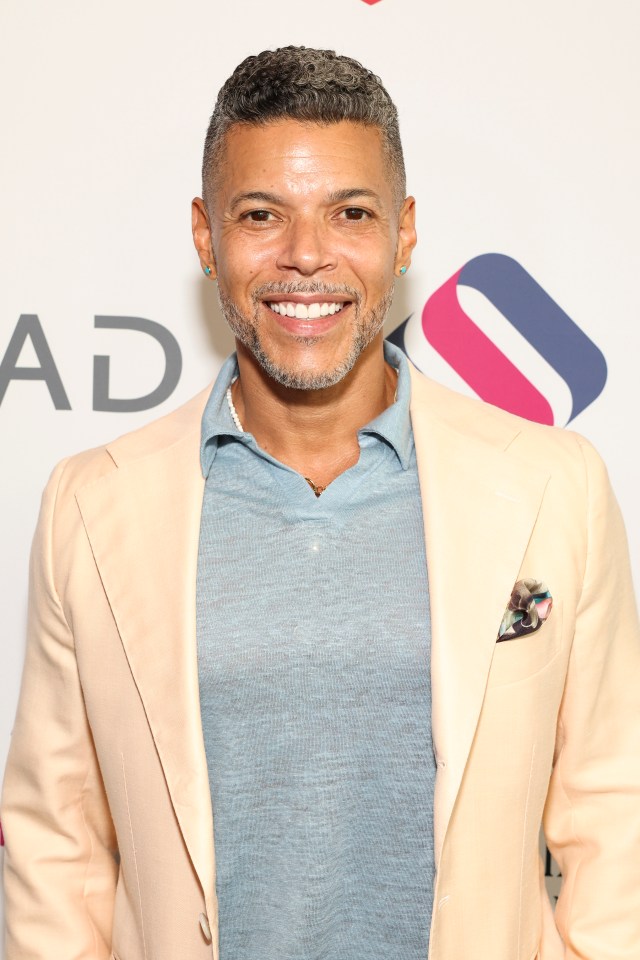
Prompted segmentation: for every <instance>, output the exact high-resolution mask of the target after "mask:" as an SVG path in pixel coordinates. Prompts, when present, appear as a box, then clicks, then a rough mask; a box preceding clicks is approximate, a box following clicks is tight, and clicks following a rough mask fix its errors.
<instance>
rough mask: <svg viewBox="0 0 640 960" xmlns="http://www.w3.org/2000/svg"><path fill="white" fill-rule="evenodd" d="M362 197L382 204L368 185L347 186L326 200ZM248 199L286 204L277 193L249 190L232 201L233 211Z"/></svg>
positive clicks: (376, 203) (330, 202) (338, 200)
mask: <svg viewBox="0 0 640 960" xmlns="http://www.w3.org/2000/svg"><path fill="white" fill-rule="evenodd" d="M360 198H365V199H367V200H371V201H373V203H374V204H375V205H376V206H378V207H379V206H380V198H379V196H378V194H377V193H375V192H374V191H373V190H369V189H368V188H367V187H345V188H344V189H343V190H334V191H333V192H332V193H330V194H329V195H328V196H327V198H326V201H325V202H326V203H327V204H332V203H346V202H347V201H349V200H357V199H360ZM247 200H253V201H256V202H257V203H273V204H275V205H276V206H284V205H285V204H286V201H285V200H284V198H283V197H279V196H278V194H276V193H267V192H265V191H264V190H249V191H248V192H247V193H239V194H237V196H235V197H234V198H233V200H232V201H231V203H230V205H229V209H230V210H232V211H233V210H235V208H236V207H237V206H238V204H240V203H245V202H246V201H247Z"/></svg>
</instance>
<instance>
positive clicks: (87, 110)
mask: <svg viewBox="0 0 640 960" xmlns="http://www.w3.org/2000/svg"><path fill="white" fill-rule="evenodd" d="M639 28H640V7H638V5H637V4H630V3H629V4H622V3H619V4H609V5H606V7H605V5H604V4H602V3H601V2H597V3H596V2H594V0H583V2H582V3H577V2H569V0H564V2H563V0H553V2H551V0H539V2H538V3H536V4H533V3H529V4H514V3H513V2H511V0H485V2H483V3H481V4H479V3H477V2H475V0H464V2H461V0H452V2H449V3H448V4H443V3H435V2H432V0H379V2H376V3H374V4H370V3H366V2H363V0H322V2H321V3H320V2H316V3H305V4H301V3H300V2H299V0H248V2H239V0H236V2H235V3H231V4H228V5H227V4H225V5H222V4H212V3H205V2H204V0H183V2H181V3H177V2H173V3H171V2H168V0H166V2H165V3H158V2H157V0H156V2H153V3H152V2H151V0H127V2H124V0H111V2H110V3H109V4H105V3H98V2H96V0H60V2H58V3H55V4H52V3H48V2H46V0H3V5H2V7H1V8H0V90H2V92H3V104H2V131H3V134H4V143H3V147H2V150H1V151H0V164H1V179H0V204H1V206H0V265H1V266H0V270H1V271H2V282H1V284H0V361H1V360H2V358H3V356H5V353H6V351H7V348H8V347H9V345H10V342H11V340H12V337H13V336H14V332H15V330H16V326H17V325H18V321H19V318H20V317H21V316H22V315H31V316H33V315H36V316H37V318H38V320H39V324H40V327H41V329H42V331H43V332H44V338H45V341H46V344H45V345H46V346H47V347H48V349H49V351H50V354H51V358H49V359H47V361H46V364H45V367H46V371H47V376H48V383H49V384H51V383H52V378H53V376H54V372H55V371H54V367H53V366H52V364H54V365H55V370H57V373H58V375H59V383H58V391H57V392H58V405H59V406H60V405H61V402H60V398H61V394H60V384H61V385H62V388H63V390H64V392H65V393H66V396H67V398H68V402H69V404H70V407H71V409H70V410H69V409H67V410H64V409H56V408H55V407H54V403H53V401H52V397H51V394H50V390H49V387H48V384H47V382H45V381H43V380H28V379H15V378H12V379H11V380H10V382H9V384H8V386H7V390H6V393H5V395H4V398H3V399H2V401H1V403H0V429H1V431H2V450H3V457H2V476H3V496H2V499H1V503H0V510H1V531H2V535H1V538H0V550H1V563H2V567H1V570H0V578H1V583H2V607H3V611H4V622H5V627H6V629H5V631H4V633H3V635H2V638H1V639H0V658H1V661H0V662H1V667H0V684H1V686H0V776H1V773H2V769H3V766H4V761H5V757H6V752H7V749H8V745H9V737H10V730H11V725H12V721H13V716H14V712H15V707H16V701H17V695H18V689H19V676H20V671H21V667H22V660H23V653H24V620H25V606H26V576H27V556H28V549H29V543H30V539H31V535H32V532H33V528H34V524H35V519H36V515H37V509H38V504H39V497H40V492H41V489H42V487H43V485H44V483H45V481H46V478H47V476H48V474H49V472H50V470H51V468H52V466H53V464H54V462H55V461H57V460H58V459H60V458H61V457H62V456H64V455H66V454H68V453H71V452H73V451H76V450H78V449H81V448H83V447H86V446H93V445H96V444H98V443H101V442H103V441H105V440H107V439H108V438H111V437H113V436H114V435H117V434H120V433H123V432H125V431H127V430H130V429H132V428H134V427H136V426H138V425H139V424H141V423H143V422H145V421H147V420H149V419H151V418H153V417H155V416H157V415H160V414H162V413H164V412H166V411H167V410H169V409H171V408H172V407H174V406H177V405H178V404H179V403H180V402H182V401H183V400H186V399H187V398H188V397H189V396H190V395H192V394H193V393H195V392H196V391H197V390H198V389H200V388H201V387H202V386H203V385H205V384H206V383H207V382H208V381H209V380H211V379H212V378H213V376H214V375H215V373H216V372H217V369H218V367H219V365H220V363H221V361H222V359H223V358H224V356H225V355H226V354H227V353H228V352H229V351H230V350H231V349H232V341H231V338H230V336H229V334H228V333H227V332H226V330H225V329H224V327H223V324H222V321H221V320H220V317H219V315H218V312H217V307H216V304H215V298H214V293H213V285H212V284H210V283H207V282H206V281H205V280H204V278H203V277H202V275H201V274H200V271H199V268H198V264H197V260H196V257H195V254H194V252H193V249H192V245H191V237H190V228H189V206H190V200H191V198H192V196H193V195H194V194H197V193H199V192H200V182H199V170H200V159H201V150H202V142H203V138H204V133H205V129H206V126H207V121H208V117H209V115H210V112H211V110H212V107H213V103H214V101H215V94H216V92H217V89H218V87H219V86H220V84H221V83H222V82H223V80H224V79H225V78H226V77H227V76H228V74H229V73H230V72H231V71H232V69H233V67H234V66H235V65H236V64H237V63H238V62H239V61H240V60H241V59H243V58H244V57H245V56H246V55H247V54H249V53H255V52H258V51H259V50H261V49H263V48H265V47H274V46H281V45H284V44H287V43H294V44H306V45H307V46H319V47H331V48H334V49H337V50H338V51H339V52H342V53H347V54H349V55H351V56H354V57H356V58H358V59H360V60H362V61H363V62H364V63H365V64H366V65H367V66H369V67H370V68H372V69H373V70H374V71H375V72H377V73H378V74H379V75H380V76H381V77H382V79H383V81H384V82H385V84H386V85H387V87H388V89H389V91H390V92H391V94H392V96H393V97H394V99H395V101H396V103H397V105H398V108H399V112H400V119H401V132H402V135H403V141H404V144H405V151H406V158H407V167H408V180H409V189H410V191H411V192H412V193H413V194H414V195H415V196H416V197H417V200H418V226H419V237H420V244H419V248H418V251H417V254H416V256H415V258H414V262H413V266H412V268H411V271H410V273H409V274H408V275H407V277H406V279H405V280H403V281H402V285H401V287H400V288H399V289H398V295H397V297H396V302H395V303H394V307H393V309H392V313H391V316H390V318H389V323H388V329H389V331H390V330H392V329H393V328H394V327H396V326H397V325H398V324H399V323H400V321H402V320H404V319H405V318H406V317H407V316H408V315H409V314H413V319H412V321H410V323H409V325H408V328H407V336H406V344H407V349H408V350H409V353H410V355H412V358H413V359H414V360H415V361H416V362H417V363H418V365H419V366H421V368H422V369H424V370H425V372H427V373H430V374H431V375H432V376H434V377H435V378H437V379H439V380H442V381H443V382H445V383H448V384H449V385H452V386H454V387H456V388H459V389H462V390H466V391H469V388H468V387H467V386H466V384H464V383H463V382H462V381H461V380H460V378H459V377H458V375H457V374H456V373H455V372H454V371H453V370H452V369H451V367H450V366H449V365H448V364H447V363H446V362H445V360H444V359H442V358H441V357H440V356H439V355H438V354H437V353H436V352H435V351H434V350H433V349H432V348H430V347H429V345H428V344H427V342H426V340H425V339H424V336H423V335H422V333H421V328H420V314H421V311H422V308H423V305H424V303H425V302H426V301H427V300H428V298H429V297H430V295H431V294H432V293H433V292H434V291H435V290H437V289H438V288H439V287H440V286H441V285H442V284H443V283H444V282H445V281H446V280H447V279H448V278H449V277H450V276H452V274H454V273H455V272H456V271H457V270H458V269H459V268H460V267H462V266H463V265H464V264H465V263H467V262H468V261H469V260H471V259H473V258H474V257H477V256H479V255H481V254H485V253H491V252H497V253H502V254H505V255H508V256H510V257H513V258H515V259H516V260H517V261H518V262H519V263H520V264H521V265H522V266H523V267H524V268H525V269H526V270H527V271H528V272H529V273H530V274H532V276H533V277H534V278H535V279H536V280H537V282H538V283H539V284H541V286H542V287H543V288H544V289H545V290H546V291H547V292H548V293H549V294H550V295H551V296H552V297H553V299H554V300H556V301H557V303H559V304H560V306H561V307H562V308H563V309H564V310H565V311H566V312H567V313H568V314H569V316H570V317H571V318H572V319H573V320H574V321H575V322H576V323H577V324H578V326H579V327H580V328H581V329H582V330H583V331H584V332H585V333H586V334H587V335H588V336H589V337H590V338H591V339H592V340H593V341H594V342H595V343H596V344H597V345H598V347H599V348H600V349H601V350H602V352H603V353H604V355H605V358H606V361H607V365H608V380H607V383H606V386H605V389H604V391H603V392H602V394H601V395H600V396H599V397H598V398H597V399H596V400H595V401H594V402H593V404H592V405H591V406H589V407H588V408H587V409H586V410H585V411H584V412H583V413H581V414H580V415H579V416H578V417H577V419H576V420H575V421H573V422H572V424H571V427H572V428H575V429H577V430H579V431H580V432H582V433H584V434H585V435H586V436H588V437H589V438H590V439H591V440H592V441H593V442H594V443H595V444H596V446H597V447H598V448H599V450H600V451H601V452H602V454H603V455H604V457H605V459H606V461H607V463H608V464H609V468H610V473H611V476H612V480H613V483H614V487H615V489H616V491H617V493H618V496H619V499H620V501H621V504H622V508H623V512H624V514H625V517H626V521H627V525H628V529H629V533H630V538H631V548H632V554H633V559H634V565H635V571H636V582H638V576H637V574H638V572H639V570H640V534H639V533H638V520H639V519H640V507H639V506H638V502H637V489H638V486H639V483H640V459H639V458H638V455H637V453H636V450H635V445H634V443H633V440H634V438H635V436H636V435H637V430H636V427H635V422H634V421H635V416H636V414H637V412H638V395H639V394H638V375H637V360H636V358H637V357H638V355H640V323H638V320H639V317H638V312H639V311H638V295H637V270H638V253H639V249H638V248H639V244H638V239H637V238H638V223H639V221H640V209H639V206H640V199H639V193H638V190H637V186H636V185H637V171H638V169H640V136H639V130H638V126H639V124H640V114H639V113H638V110H637V102H636V101H637V90H638V88H639V84H640V60H639V58H638V56H637V46H638V41H639V39H640V29H639ZM460 300H461V302H462V303H463V305H464V306H465V307H466V308H467V309H468V311H469V313H470V314H471V315H472V316H473V318H474V320H475V321H476V323H477V324H478V325H480V326H481V327H482V328H483V329H484V330H485V331H487V332H488V334H489V336H490V337H491V339H492V340H493V341H494V342H495V343H497V344H499V345H500V346H502V348H503V349H504V350H505V352H506V353H507V354H508V355H509V356H510V357H511V359H512V360H514V362H516V363H517V364H518V365H519V366H521V368H522V369H523V371H525V372H526V374H527V376H528V377H530V379H531V380H532V382H534V383H535V384H536V386H538V388H539V389H540V391H541V392H542V393H543V394H544V395H545V396H546V397H547V399H548V400H549V401H550V403H551V406H552V408H553V410H554V412H555V414H556V422H558V423H560V424H564V423H565V422H566V420H567V419H568V410H569V407H570V398H569V394H568V390H567V387H566V385H565V384H564V383H563V381H562V380H561V379H560V378H559V377H558V376H557V375H556V374H555V373H554V372H553V371H552V370H551V368H550V367H549V366H548V365H547V364H546V363H545V361H544V360H543V359H542V358H541V357H540V356H539V354H538V353H536V352H535V351H534V350H533V349H532V348H531V347H530V346H529V345H528V344H527V343H526V342H525V341H524V340H523V339H522V337H520V336H519V335H518V334H515V333H514V331H513V329H512V328H511V327H510V326H509V324H507V323H506V321H505V320H504V318H503V317H501V316H500V315H499V314H498V313H497V312H496V311H495V310H494V309H492V308H489V306H488V304H487V302H486V301H485V300H483V298H482V297H481V296H480V295H478V294H474V293H473V292H469V291H467V290H466V291H462V292H461V294H460ZM97 316H98V317H104V316H109V317H138V318H144V319H148V320H152V321H154V322H156V323H159V324H162V325H163V327H165V328H167V329H168V330H169V331H171V332H172V334H173V336H174V337H175V339H176V340H177V342H178V344H179V346H180V350H181V353H182V361H183V367H182V375H181V377H180V380H179V383H178V385H177V387H176V388H175V390H174V391H173V392H172V393H171V395H170V396H169V397H168V398H167V399H166V400H165V401H164V402H163V403H162V404H161V405H159V406H155V407H153V408H152V409H147V410H141V411H138V412H135V413H125V412H104V411H100V410H94V409H93V401H92V396H93V358H94V356H95V355H103V356H109V357H110V358H111V361H110V384H109V390H110V395H111V396H112V397H116V398H127V397H129V398H132V397H140V396H142V395H144V394H147V393H149V392H151V391H153V390H154V388H155V387H157V386H158V384H159V383H160V381H161V379H162V376H163V371H164V355H163V351H162V349H161V347H160V345H159V344H158V343H157V342H156V341H155V340H154V339H153V338H152V337H150V336H149V335H148V334H145V333H142V332H136V331H132V330H119V329H102V328H98V329H97V328H96V327H95V318H96V317H97ZM26 323H30V324H31V327H30V330H31V331H32V333H33V331H34V330H36V333H37V327H36V323H37V322H36V321H34V320H31V321H26ZM24 324H25V321H23V325H24ZM20 329H26V328H25V327H24V326H22V327H20ZM13 343H14V346H15V343H16V341H15V339H14V341H13ZM43 351H44V346H43V341H42V339H41V340H40V341H38V340H37V338H36V339H33V337H32V338H29V337H27V339H26V340H25V343H24V348H23V349H22V351H21V353H20V356H19V358H17V359H16V358H14V359H13V361H11V364H10V366H12V367H15V366H20V367H30V366H32V367H35V366H41V365H42V364H43V356H44V354H43ZM412 351H413V353H412ZM8 359H9V360H10V359H11V358H10V357H9V358H8ZM8 359H7V357H6V356H5V365H4V368H5V375H6V373H7V363H8ZM0 856H1V854H0ZM0 912H1V906H0ZM0 926H1V916H0ZM0 958H1V947H0Z"/></svg>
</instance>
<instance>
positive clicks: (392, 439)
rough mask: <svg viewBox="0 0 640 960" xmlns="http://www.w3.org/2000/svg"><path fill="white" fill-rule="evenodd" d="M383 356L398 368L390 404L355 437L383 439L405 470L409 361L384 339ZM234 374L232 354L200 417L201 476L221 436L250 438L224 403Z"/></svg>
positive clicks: (408, 431) (408, 453) (409, 434)
mask: <svg viewBox="0 0 640 960" xmlns="http://www.w3.org/2000/svg"><path fill="white" fill-rule="evenodd" d="M384 358H385V360H386V361H387V363H389V364H390V365H391V366H392V367H394V368H395V369H396V370H397V371H398V384H397V390H396V399H395V402H394V403H392V404H391V406H390V407H387V409H386V410H383V411H382V413H381V414H379V416H377V417H376V418H375V419H374V420H372V421H371V422H370V423H368V424H367V425H366V426H364V427H362V429H361V430H359V431H358V436H359V437H361V436H363V435H373V436H378V437H380V438H382V439H383V440H385V441H386V442H387V443H388V444H389V445H390V446H391V447H392V448H393V449H394V450H395V453H396V455H397V457H398V460H399V461H400V464H401V465H402V469H403V470H407V469H408V468H409V464H410V460H411V452H412V449H413V433H412V430H411V418H410V415H409V400H410V396H411V377H410V373H409V364H408V362H407V358H406V357H405V355H404V353H403V352H402V350H400V348H399V347H396V346H395V345H394V344H392V343H389V342H388V341H387V340H385V341H384ZM237 376H238V360H237V356H236V354H235V353H232V354H231V356H229V357H227V359H226V360H225V362H224V363H223V365H222V367H221V368H220V372H219V373H218V376H217V377H216V380H215V383H214V385H213V389H212V390H211V394H210V395H209V399H208V401H207V405H206V407H205V410H204V414H203V417H202V432H201V440H200V465H201V468H202V474H203V476H204V477H205V478H206V477H208V475H209V471H210V470H211V465H212V464H213V461H214V459H215V456H216V453H217V450H218V444H219V442H220V439H221V438H222V437H232V438H234V439H236V440H240V441H241V442H244V443H246V442H248V441H249V439H250V437H251V434H248V433H243V432H242V431H240V430H238V428H237V426H236V425H235V423H234V422H233V418H232V416H231V411H230V410H229V404H228V403H227V398H226V394H227V390H228V388H229V386H230V385H231V383H232V382H233V380H235V378H236V377H237Z"/></svg>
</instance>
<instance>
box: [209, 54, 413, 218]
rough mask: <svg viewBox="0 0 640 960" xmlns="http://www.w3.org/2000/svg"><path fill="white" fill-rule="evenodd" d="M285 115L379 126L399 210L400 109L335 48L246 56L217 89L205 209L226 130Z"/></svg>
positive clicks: (369, 74) (403, 184)
mask: <svg viewBox="0 0 640 960" xmlns="http://www.w3.org/2000/svg"><path fill="white" fill-rule="evenodd" d="M283 119H290V120H299V121H300V122H302V123H318V124H331V123H339V122H340V121H341V120H351V121H353V122H355V123H362V124H364V125H366V126H370V127H377V128H378V129H379V130H380V132H381V134H382V141H383V145H384V148H385V152H386V155H387V161H388V163H389V170H390V173H391V177H392V181H393V188H394V193H395V196H396V201H397V205H398V208H399V207H400V204H401V203H402V200H403V199H404V196H405V190H406V178H405V168H404V157H403V154H402V144H401V142H400V130H399V127H398V112H397V110H396V108H395V106H394V104H393V101H392V100H391V97H390V96H389V94H388V93H387V91H386V90H385V88H384V87H383V85H382V83H381V81H380V79H379V77H377V76H376V75H375V74H374V73H372V72H371V71H370V70H367V69H366V67H363V66H362V64H361V63H358V61H357V60H352V59H351V57H343V56H340V55H339V54H337V53H335V52H334V51H333V50H313V49H311V48H309V47H291V46H290V47H280V48H279V49H278V50H263V52H262V53H259V54H258V55H257V56H252V57H247V58H246V60H243V61H242V63H241V64H239V66H237V67H236V69H235V70H234V71H233V73H232V74H231V76H230V77H229V79H228V80H227V81H226V82H225V84H224V85H223V87H222V89H221V90H220V93H219V94H218V99H217V102H216V105H215V109H214V111H213V114H212V116H211V120H210V121H209V128H208V130H207V136H206V140H205V145H204V158H203V162H202V196H203V198H204V202H205V206H206V207H207V209H210V201H211V199H212V194H213V191H214V188H215V180H216V168H217V167H218V165H219V164H220V162H221V161H222V159H223V147H224V138H225V135H226V134H227V132H228V131H229V129H230V128H231V127H233V126H234V125H235V124H239V123H243V124H255V125H256V126H258V125H261V124H267V123H270V122H272V121H275V120H283Z"/></svg>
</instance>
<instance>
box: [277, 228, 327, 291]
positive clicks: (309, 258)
mask: <svg viewBox="0 0 640 960" xmlns="http://www.w3.org/2000/svg"><path fill="white" fill-rule="evenodd" d="M328 241H329V238H328V237H327V233H326V231H325V230H324V229H323V224H322V220H321V219H319V218H317V217H312V216H309V217H304V218H296V220H295V221H292V222H291V223H290V224H289V228H288V230H287V231H286V233H285V235H284V237H283V243H282V248H281V250H280V252H279V254H278V259H277V266H278V268H279V269H280V270H283V271H290V272H295V273H298V274H300V275H301V276H304V277H309V276H312V275H313V274H314V273H318V272H319V271H327V270H332V269H333V268H334V267H335V265H336V257H335V253H334V252H332V251H331V249H330V244H329V242H328Z"/></svg>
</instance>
